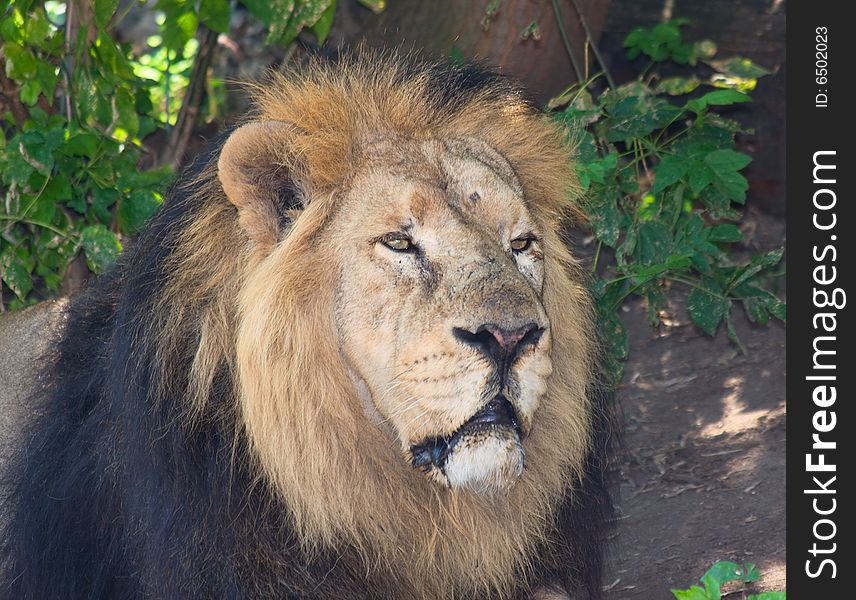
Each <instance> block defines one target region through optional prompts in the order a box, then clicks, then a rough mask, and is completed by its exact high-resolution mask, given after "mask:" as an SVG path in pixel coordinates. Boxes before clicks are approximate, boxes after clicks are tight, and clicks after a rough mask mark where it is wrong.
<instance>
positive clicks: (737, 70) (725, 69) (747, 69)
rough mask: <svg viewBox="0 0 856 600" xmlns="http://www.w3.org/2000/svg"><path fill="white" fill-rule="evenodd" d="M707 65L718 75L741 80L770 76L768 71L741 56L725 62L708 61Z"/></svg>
mask: <svg viewBox="0 0 856 600" xmlns="http://www.w3.org/2000/svg"><path fill="white" fill-rule="evenodd" d="M707 64H709V65H710V66H711V67H713V68H714V69H716V70H717V71H719V72H720V73H724V74H725V75H731V76H734V77H739V78H741V79H758V78H760V77H764V76H765V75H769V74H770V70H769V69H765V68H764V67H762V66H760V65H757V64H755V63H754V62H752V61H751V60H749V59H748V58H744V57H742V56H735V57H734V58H729V59H725V60H712V61H708V63H707Z"/></svg>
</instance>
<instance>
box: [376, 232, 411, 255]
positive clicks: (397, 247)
mask: <svg viewBox="0 0 856 600" xmlns="http://www.w3.org/2000/svg"><path fill="white" fill-rule="evenodd" d="M380 241H381V243H382V244H383V245H384V246H386V247H387V248H389V249H390V250H393V251H395V252H411V251H412V250H413V249H414V245H413V241H412V240H411V239H410V238H409V237H407V236H405V235H401V234H400V233H388V234H386V235H385V236H383V237H382V238H381V240H380Z"/></svg>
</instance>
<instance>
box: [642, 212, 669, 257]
mask: <svg viewBox="0 0 856 600" xmlns="http://www.w3.org/2000/svg"><path fill="white" fill-rule="evenodd" d="M672 246H673V243H672V230H671V228H669V226H668V225H666V224H665V223H663V222H661V221H646V222H645V223H641V224H640V225H639V245H638V246H637V254H638V258H639V262H640V263H641V264H643V265H652V264H664V263H665V262H666V260H668V258H669V255H671V254H672Z"/></svg>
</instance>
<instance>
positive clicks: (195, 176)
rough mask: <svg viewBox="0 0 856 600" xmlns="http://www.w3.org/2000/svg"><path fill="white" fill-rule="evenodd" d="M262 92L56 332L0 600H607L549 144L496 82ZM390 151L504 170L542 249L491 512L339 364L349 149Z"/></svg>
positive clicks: (393, 70)
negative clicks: (463, 150) (543, 383)
mask: <svg viewBox="0 0 856 600" xmlns="http://www.w3.org/2000/svg"><path fill="white" fill-rule="evenodd" d="M253 95H254V98H255V107H256V108H255V111H254V112H253V113H252V115H251V116H250V117H248V118H247V120H246V122H245V123H244V124H243V126H242V127H240V128H237V129H233V130H230V131H227V132H226V133H224V134H223V135H221V136H220V137H219V138H218V139H217V140H216V141H214V142H213V143H211V144H210V145H209V147H208V149H207V150H206V151H205V152H204V153H203V154H202V155H201V156H199V157H198V158H197V160H196V161H195V162H194V163H193V164H192V165H191V166H190V167H189V168H188V169H187V170H186V171H185V172H184V173H183V174H182V176H181V177H180V178H179V180H178V181H177V182H176V183H175V184H174V185H173V187H172V188H171V189H170V191H169V192H168V193H167V195H166V200H165V202H164V205H163V207H162V208H161V209H160V211H159V212H158V213H157V214H156V215H155V216H154V217H153V219H152V220H151V221H150V223H149V225H148V226H147V228H146V229H145V231H144V232H142V233H141V235H140V236H139V238H138V239H137V240H136V241H135V242H134V243H133V245H132V246H131V247H130V248H129V249H128V251H127V252H126V253H125V255H124V256H123V257H122V258H121V259H120V261H119V263H118V264H117V266H116V267H115V268H114V269H113V270H112V271H110V272H109V273H107V274H106V275H104V276H102V277H101V278H99V279H98V280H97V281H96V282H95V283H94V284H93V285H91V286H90V287H89V288H88V289H87V290H86V291H85V292H84V293H82V294H80V295H78V296H77V297H76V298H73V299H72V301H71V303H70V305H69V307H68V309H67V310H66V313H65V321H64V324H63V326H62V328H61V331H60V332H59V333H58V334H57V335H58V339H57V342H56V344H55V345H54V346H53V348H52V350H51V351H50V352H49V354H48V356H46V357H45V359H44V361H45V362H44V366H43V368H41V376H40V379H39V384H38V390H37V392H36V393H35V394H34V397H33V407H34V417H33V418H32V420H31V423H30V424H29V426H28V429H27V433H26V435H27V439H28V442H27V443H26V444H24V445H23V446H24V447H23V448H22V450H21V452H20V454H19V455H18V456H16V457H15V458H14V460H13V461H12V467H11V468H10V472H9V474H7V480H8V481H9V483H8V486H7V487H8V489H10V490H11V491H10V493H9V499H8V500H7V503H6V505H5V506H4V507H3V509H2V510H3V514H4V520H5V521H6V524H5V531H4V532H3V534H4V535H3V541H4V542H3V543H4V548H3V556H2V560H3V563H2V575H3V577H4V578H5V580H6V584H5V587H4V588H3V591H2V592H0V595H2V596H5V597H8V598H16V599H21V600H23V599H41V598H83V597H86V598H110V599H121V598H160V599H166V598H176V599H178V598H185V599H186V598H326V599H346V598H347V599H353V598H444V599H448V598H528V597H532V595H533V594H536V593H537V592H538V590H543V589H555V590H561V591H564V592H566V593H569V594H575V595H574V596H573V597H575V598H583V597H584V598H598V597H600V583H599V582H600V570H601V549H602V546H603V541H602V536H603V532H604V526H605V523H606V521H607V520H608V516H609V514H610V510H611V506H612V505H611V502H610V499H609V495H608V491H607V485H606V481H605V472H606V459H607V454H608V446H609V438H610V436H611V428H610V419H609V418H608V416H607V415H608V410H607V408H606V402H605V400H604V399H603V394H600V393H598V392H597V391H596V390H597V382H596V375H595V373H596V363H597V360H596V348H595V345H594V342H593V340H594V339H596V336H595V326H594V323H593V318H592V309H591V305H590V301H589V299H588V296H587V294H586V293H585V291H584V283H585V277H584V274H583V272H582V271H581V269H580V268H579V267H578V266H577V265H576V263H575V262H574V260H573V259H572V258H571V256H570V255H569V254H568V251H567V249H566V247H565V244H564V243H563V242H562V241H561V240H562V237H561V231H562V227H563V222H564V217H565V216H567V215H568V213H569V211H573V209H572V208H571V207H569V206H568V203H567V198H568V197H569V193H573V191H574V189H573V188H574V180H573V170H572V168H571V165H570V163H569V158H568V155H569V150H568V148H567V146H566V144H565V143H564V142H563V139H562V136H561V134H560V132H559V131H557V128H556V127H555V126H554V125H553V124H552V123H551V122H550V120H549V119H547V118H546V117H544V116H543V115H542V114H541V113H540V111H538V110H537V109H535V108H534V107H533V106H532V105H531V104H530V103H529V102H527V101H526V100H525V99H524V97H523V95H522V94H521V92H520V90H519V89H517V88H516V87H515V86H514V85H512V84H511V83H509V82H508V81H507V80H505V79H504V78H502V77H500V76H498V75H495V74H494V73H492V72H491V71H489V70H487V69H484V68H481V67H479V66H466V67H460V66H454V65H446V64H437V63H426V62H423V61H421V60H418V59H415V58H412V57H408V56H400V55H379V54H368V55H366V54H364V55H352V56H348V57H344V58H340V59H339V60H337V61H329V60H320V59H315V60H313V61H312V62H311V64H310V65H309V66H308V67H306V68H304V69H302V70H301V71H300V73H298V74H292V75H288V76H281V75H279V76H272V77H271V78H270V80H269V81H267V82H265V83H264V84H257V85H255V86H254V87H253ZM262 122H265V123H270V122H276V123H280V124H283V125H282V127H277V128H275V129H273V130H270V131H267V130H265V131H258V130H254V129H253V126H254V125H257V124H259V123H262ZM242 132H243V133H242ZM247 132H250V133H252V134H253V135H245V133H247ZM387 132H394V134H395V135H397V136H400V137H402V138H406V139H428V138H431V139H441V140H442V139H451V138H455V139H461V138H464V137H467V138H474V139H478V140H480V141H481V142H483V143H485V144H487V145H489V146H490V147H492V148H494V149H496V151H497V152H498V153H499V154H501V155H502V156H503V157H504V159H505V160H506V161H507V162H508V164H509V165H510V166H511V168H512V169H513V171H514V174H515V175H516V177H517V179H518V180H519V183H520V187H521V189H522V193H523V196H524V197H525V199H526V202H527V203H528V206H529V208H530V210H531V211H532V212H533V214H534V215H535V217H536V218H537V219H538V221H539V222H541V223H542V224H544V226H545V228H546V229H547V235H546V236H545V244H546V245H547V248H546V250H545V254H547V255H549V256H550V257H553V258H552V259H551V260H550V262H547V263H546V264H545V281H546V283H545V290H546V291H545V297H544V305H545V309H546V310H547V312H548V314H549V316H550V321H551V328H552V332H553V345H552V357H553V362H554V364H555V370H554V372H553V375H552V376H551V377H550V380H549V385H548V387H547V392H546V394H547V396H546V400H545V401H544V402H543V404H542V405H541V407H540V408H539V409H538V410H539V413H538V423H537V424H536V425H535V426H534V427H533V431H532V434H531V435H530V436H529V438H527V441H526V443H527V444H528V447H527V450H526V452H527V454H526V467H525V469H524V470H523V474H522V475H521V476H520V479H519V481H517V483H516V485H514V487H513V488H512V489H511V490H510V491H509V492H508V493H507V494H505V495H503V496H502V497H499V498H485V497H482V496H479V495H477V494H469V493H453V492H452V491H450V490H446V489H443V488H442V487H441V486H437V485H434V484H431V483H428V482H425V481H424V480H422V479H419V477H418V475H417V474H414V472H413V468H412V467H411V466H410V465H408V464H406V463H405V462H404V461H402V459H401V456H400V455H399V454H398V453H397V450H396V448H395V447H394V445H393V444H390V443H388V442H387V443H385V442H384V439H385V438H384V435H385V434H384V432H383V431H382V430H381V429H379V428H378V427H376V426H373V425H372V424H371V423H370V422H369V420H367V418H366V416H365V414H364V412H365V411H364V410H363V405H362V404H361V401H360V399H359V398H358V397H357V393H356V391H355V390H354V384H353V381H352V380H351V379H349V377H348V375H347V373H346V370H345V368H344V366H343V364H342V356H341V353H340V350H339V348H338V344H337V339H336V335H335V331H334V330H333V324H332V322H331V318H330V316H329V315H330V310H331V309H330V307H331V303H332V302H333V298H334V296H335V294H336V289H337V288H336V280H335V274H336V272H337V269H339V268H348V267H347V257H344V256H340V255H337V254H336V252H337V249H336V246H335V244H320V243H318V240H319V236H320V235H321V232H323V231H325V228H328V225H329V222H330V220H331V218H332V216H333V215H334V213H335V211H336V209H337V199H338V197H339V191H340V190H341V189H342V188H343V187H344V186H347V185H348V183H349V181H350V180H351V179H352V177H353V176H354V173H353V172H352V165H353V164H355V159H354V157H355V154H356V153H357V152H358V146H359V144H360V143H361V142H362V141H365V140H371V139H373V138H375V137H383V136H384V135H385V134H386V133H387ZM328 233H329V232H328ZM332 235H333V238H335V232H334V233H333V234H332ZM325 239H329V238H325ZM274 249H277V250H276V251H277V252H278V255H277V256H278V259H277V260H276V261H270V260H265V258H266V257H267V256H269V255H270V254H271V253H272V252H273V251H274Z"/></svg>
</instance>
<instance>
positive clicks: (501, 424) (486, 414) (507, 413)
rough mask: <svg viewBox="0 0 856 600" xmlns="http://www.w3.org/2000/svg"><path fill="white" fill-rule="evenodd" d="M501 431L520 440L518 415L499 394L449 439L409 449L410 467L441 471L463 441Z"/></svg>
mask: <svg viewBox="0 0 856 600" xmlns="http://www.w3.org/2000/svg"><path fill="white" fill-rule="evenodd" d="M503 428H504V429H508V430H511V431H513V432H514V433H515V434H516V436H517V438H518V439H520V438H521V437H522V429H521V427H520V424H519V422H518V420H517V412H516V411H515V410H514V407H513V406H512V405H511V402H509V401H508V400H507V399H506V398H505V396H503V395H502V394H500V395H498V396H496V397H495V398H494V399H493V400H491V401H490V402H488V403H487V404H485V405H484V406H483V407H482V408H481V409H479V411H478V412H477V413H476V414H474V415H473V416H472V417H470V418H469V420H467V422H466V423H464V424H463V425H461V426H460V427H459V428H458V430H457V431H455V433H453V434H452V435H451V436H448V437H446V436H443V437H436V438H430V439H427V440H425V441H424V442H422V443H420V444H414V445H413V446H411V447H410V452H411V456H412V457H413V458H412V462H413V466H414V467H417V468H421V469H427V468H430V467H431V466H434V467H436V468H438V469H440V470H441V471H443V470H444V468H445V466H446V462H447V460H448V458H449V456H450V455H451V454H452V452H453V451H454V450H455V447H456V446H457V445H458V442H460V441H461V440H462V439H464V438H467V437H471V436H475V435H476V434H478V433H482V432H487V431H491V430H498V429H503Z"/></svg>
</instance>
